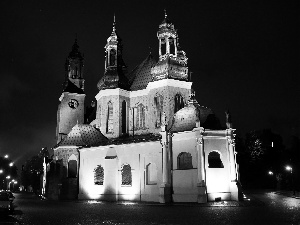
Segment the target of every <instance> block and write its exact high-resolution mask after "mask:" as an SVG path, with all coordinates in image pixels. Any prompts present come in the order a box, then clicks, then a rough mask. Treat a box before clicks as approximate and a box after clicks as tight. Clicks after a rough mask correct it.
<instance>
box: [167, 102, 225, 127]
mask: <svg viewBox="0 0 300 225" xmlns="http://www.w3.org/2000/svg"><path fill="white" fill-rule="evenodd" d="M198 121H200V126H201V127H204V128H206V129H221V125H220V121H219V120H218V118H217V117H216V116H215V114H214V113H213V111H212V110H211V109H210V108H207V107H205V106H201V105H199V103H198V102H197V101H196V100H195V99H191V100H189V102H188V104H187V106H185V107H184V108H182V109H180V110H179V111H177V112H176V113H175V115H174V117H173V121H172V123H170V124H172V125H170V128H169V129H171V131H172V132H183V131H191V130H193V129H194V128H195V127H196V122H198Z"/></svg>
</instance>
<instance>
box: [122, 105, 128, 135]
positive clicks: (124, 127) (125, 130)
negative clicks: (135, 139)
mask: <svg viewBox="0 0 300 225" xmlns="http://www.w3.org/2000/svg"><path fill="white" fill-rule="evenodd" d="M126 112H127V107H126V101H125V100H124V101H123V102H122V133H123V134H126V133H127V126H126V122H127V121H126V119H127V118H126V117H127V115H126Z"/></svg>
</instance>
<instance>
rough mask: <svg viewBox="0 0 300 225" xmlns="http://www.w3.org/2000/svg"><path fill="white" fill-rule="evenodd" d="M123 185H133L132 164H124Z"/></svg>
mask: <svg viewBox="0 0 300 225" xmlns="http://www.w3.org/2000/svg"><path fill="white" fill-rule="evenodd" d="M121 173H122V185H132V174H131V167H130V165H128V164H126V165H123V167H122V170H121Z"/></svg>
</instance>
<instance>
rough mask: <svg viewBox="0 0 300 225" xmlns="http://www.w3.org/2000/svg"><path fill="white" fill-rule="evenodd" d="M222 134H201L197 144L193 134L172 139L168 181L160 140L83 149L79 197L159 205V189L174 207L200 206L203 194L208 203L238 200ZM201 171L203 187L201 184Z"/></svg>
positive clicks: (183, 134)
mask: <svg viewBox="0 0 300 225" xmlns="http://www.w3.org/2000/svg"><path fill="white" fill-rule="evenodd" d="M224 134H225V132H224V133H221V134H218V135H219V136H218V135H214V136H212V135H207V136H205V135H204V136H203V140H202V142H201V144H199V143H200V142H199V141H197V140H198V139H197V138H196V137H195V132H193V131H191V132H182V133H177V134H173V136H172V137H170V138H171V139H169V145H168V150H169V149H171V151H169V152H168V151H167V159H168V160H167V163H168V165H167V167H166V168H168V169H167V173H168V174H167V176H165V177H167V181H166V182H163V179H164V178H163V177H164V174H163V172H164V171H163V152H164V150H163V147H162V144H161V143H160V142H158V141H153V142H142V143H131V144H122V145H110V146H101V147H94V148H83V149H81V150H80V157H79V158H80V169H79V194H78V198H79V199H97V200H106V201H126V200H130V201H149V202H160V201H161V195H162V187H163V192H164V193H167V192H168V193H170V195H171V201H173V202H199V196H200V195H202V196H201V197H202V198H203V194H204V196H206V197H205V198H206V201H219V200H237V197H236V196H237V192H238V187H237V181H236V180H232V179H231V177H232V175H231V173H235V172H236V171H235V169H234V170H233V169H232V166H231V164H232V163H234V162H231V161H232V159H231V161H230V148H229V143H228V139H227V137H226V136H225V135H224ZM200 145H201V146H200ZM200 151H203V161H201V159H200V156H199V155H200ZM201 162H202V163H201ZM233 168H234V165H233ZM202 170H203V171H204V177H203V181H204V184H203V183H202V180H199V173H200V172H201V171H202ZM203 185H204V186H203Z"/></svg>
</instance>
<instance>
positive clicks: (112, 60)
mask: <svg viewBox="0 0 300 225" xmlns="http://www.w3.org/2000/svg"><path fill="white" fill-rule="evenodd" d="M115 62H116V50H115V49H111V50H110V55H109V64H110V66H114V65H115Z"/></svg>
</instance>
